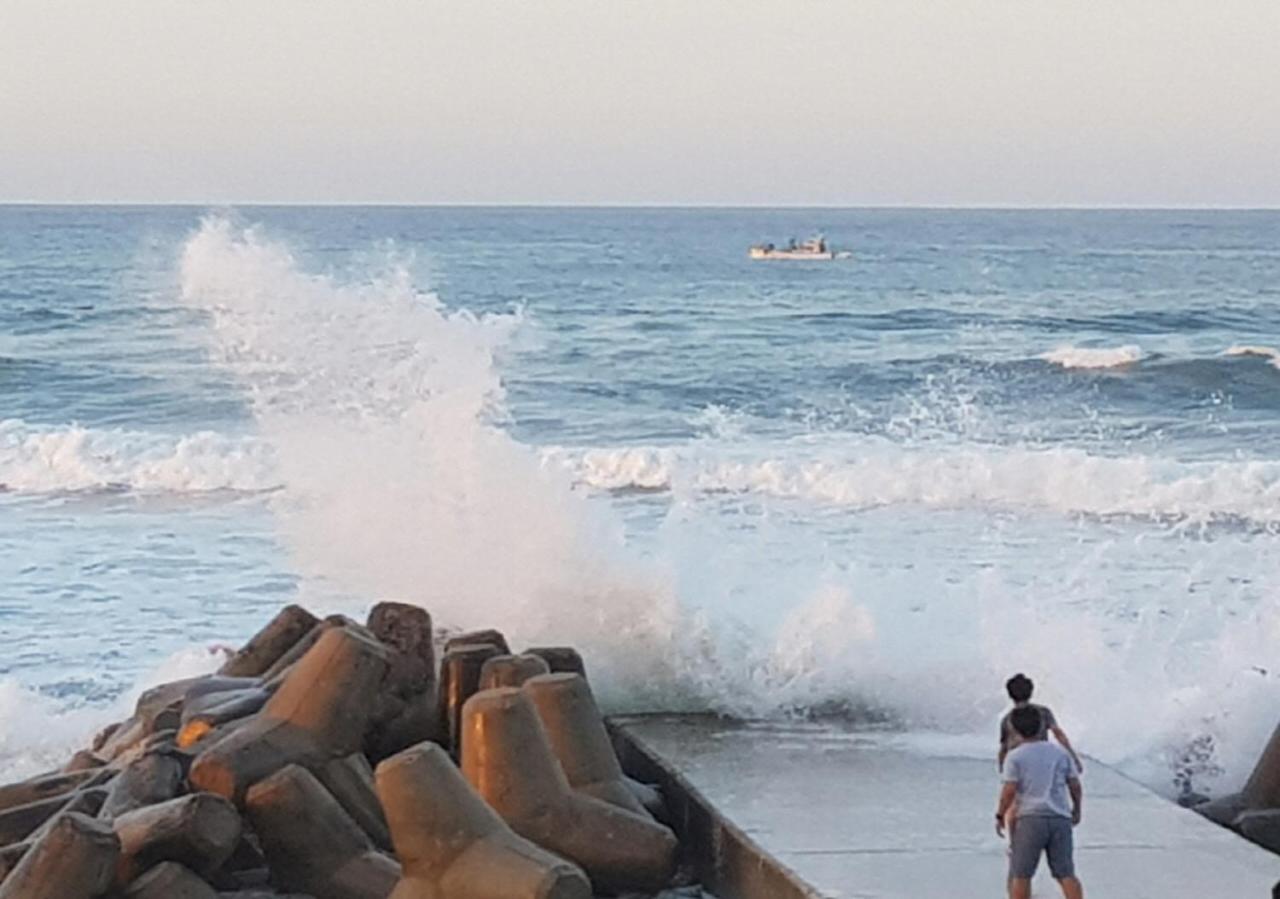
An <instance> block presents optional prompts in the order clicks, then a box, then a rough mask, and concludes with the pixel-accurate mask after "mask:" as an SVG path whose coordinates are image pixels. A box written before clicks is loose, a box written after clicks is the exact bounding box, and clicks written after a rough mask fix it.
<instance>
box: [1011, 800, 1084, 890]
mask: <svg viewBox="0 0 1280 899" xmlns="http://www.w3.org/2000/svg"><path fill="white" fill-rule="evenodd" d="M1071 829H1072V827H1071V819H1070V818H1061V817H1058V816H1056V815H1053V816H1049V815H1030V816H1028V817H1026V818H1019V819H1018V822H1017V824H1016V825H1015V826H1014V828H1013V842H1012V844H1011V846H1010V852H1009V877H1011V878H1016V879H1019V880H1030V879H1031V878H1032V877H1034V876H1035V873H1036V868H1037V867H1038V866H1039V865H1040V853H1042V852H1043V853H1045V854H1046V855H1047V856H1049V873H1050V874H1052V875H1053V876H1054V878H1055V879H1057V880H1062V879H1063V878H1064V877H1074V876H1075V874H1076V866H1075V862H1074V861H1073V860H1072V851H1073V849H1072V837H1071Z"/></svg>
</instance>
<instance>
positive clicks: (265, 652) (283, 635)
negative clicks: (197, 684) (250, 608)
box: [218, 605, 320, 677]
mask: <svg viewBox="0 0 1280 899" xmlns="http://www.w3.org/2000/svg"><path fill="white" fill-rule="evenodd" d="M319 623H320V619H318V618H316V616H314V615H312V614H311V613H310V612H308V611H307V610H306V609H304V608H302V606H298V605H289V606H285V607H284V608H283V609H281V610H280V611H279V612H278V613H277V614H276V617H275V618H272V619H271V621H269V622H267V625H266V627H264V628H263V629H262V630H260V631H258V633H256V634H254V635H253V637H251V638H250V639H249V642H248V643H246V644H245V645H244V646H243V647H241V648H240V651H239V652H237V653H236V654H235V655H233V656H232V657H231V658H230V659H228V660H227V662H226V664H224V665H223V666H222V668H220V669H219V670H218V673H219V674H223V675H227V676H229V677H260V676H261V675H262V674H263V673H264V672H266V671H267V669H269V668H270V667H271V666H272V665H274V664H275V663H276V662H277V661H279V659H280V657H281V656H282V655H284V654H285V653H286V652H288V651H289V650H290V649H291V648H292V647H293V645H294V644H295V643H297V642H298V641H299V640H301V639H302V638H303V637H305V636H306V635H307V633H308V632H309V631H310V630H311V629H312V628H313V627H315V626H316V625H317V624H319Z"/></svg>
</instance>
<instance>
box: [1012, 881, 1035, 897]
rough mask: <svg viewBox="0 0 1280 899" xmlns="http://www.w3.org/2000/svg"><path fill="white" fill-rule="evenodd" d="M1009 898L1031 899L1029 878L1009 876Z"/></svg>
mask: <svg viewBox="0 0 1280 899" xmlns="http://www.w3.org/2000/svg"><path fill="white" fill-rule="evenodd" d="M1009 899H1031V880H1030V878H1026V877H1010V878H1009Z"/></svg>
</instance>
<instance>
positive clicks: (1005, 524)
mask: <svg viewBox="0 0 1280 899" xmlns="http://www.w3.org/2000/svg"><path fill="white" fill-rule="evenodd" d="M815 231H821V232H823V233H825V234H826V236H827V239H828V240H829V242H830V243H832V244H833V245H835V246H836V247H837V248H839V249H846V250H849V251H851V253H852V256H851V258H849V259H843V260H837V261H833V262H822V263H815V262H761V261H749V260H748V259H747V256H746V249H747V247H748V246H749V245H750V244H752V243H755V242H759V241H765V240H769V241H773V242H782V241H785V240H786V239H787V238H789V237H798V238H802V237H806V236H808V235H809V234H811V233H813V232H815ZM1277 348H1280V213H1276V212H1225V211H1223V212H1209V211H1203V212H1177V211H1084V210H1081V211H976V210H923V209H922V210H874V209H871V210H836V209H648V208H644V209H578V208H565V209H551V208H509V209H505V208H401V207H379V208H364V207H333V208H316V207H291V208H260V207H245V208H235V209H200V208H182V207H119V208H117V207H22V206H8V207H0V402H2V403H3V405H2V407H0V550H2V551H0V584H3V590H2V592H0V645H3V646H4V652H2V653H0V774H3V775H4V776H5V779H10V778H12V777H17V776H21V775H25V774H28V773H33V772H35V771H37V770H39V769H41V768H42V767H46V766H49V765H51V764H53V763H55V762H56V761H58V760H59V759H60V758H61V757H62V756H63V755H64V754H65V753H67V752H68V751H69V750H70V749H71V748H72V747H76V746H79V745H81V744H82V743H83V742H84V741H85V740H86V739H87V737H88V735H90V734H91V733H92V732H93V730H94V729H95V728H96V727H99V726H101V725H102V724H104V723H106V722H108V721H110V720H113V719H116V718H119V717H121V716H122V715H123V714H125V713H127V711H128V708H129V703H130V702H131V701H132V699H133V698H134V697H136V695H137V693H138V691H139V690H140V689H142V688H143V687H144V686H146V685H148V684H152V683H155V682H157V681H159V680H162V679H166V678H172V677H176V676H180V675H184V674H189V673H197V672H202V671H207V670H211V669H212V668H213V667H215V666H216V664H217V663H218V660H219V654H218V653H219V649H218V647H219V646H222V645H226V644H235V643H237V642H239V641H242V640H243V639H244V638H246V637H247V636H249V635H250V634H251V633H253V632H254V631H255V630H256V629H257V628H258V627H259V626H260V625H261V624H262V623H264V622H265V620H266V619H267V618H269V617H270V616H271V615H272V614H273V613H274V611H275V610H276V609H277V608H278V607H279V606H280V605H282V604H284V603H286V602H291V601H297V602H302V603H304V604H307V605H308V606H310V607H312V608H313V609H314V610H316V611H321V612H330V611H343V612H347V613H350V614H359V613H361V612H362V611H363V610H364V609H365V608H367V606H368V605H369V604H370V603H371V602H372V601H374V600H377V599H384V598H394V599H402V600H408V601H413V602H416V603H420V604H422V605H424V606H426V607H427V608H428V609H430V610H431V612H432V613H433V616H434V618H435V620H436V622H437V623H438V624H439V625H442V626H450V627H483V626H499V627H502V628H504V629H505V630H506V631H507V632H508V633H509V635H510V636H511V637H512V638H513V640H514V641H515V642H516V643H518V644H531V643H543V644H546V643H573V644H575V645H577V646H579V647H580V648H581V649H582V650H583V652H584V654H585V655H586V657H587V663H588V666H589V670H590V672H591V676H592V680H593V683H594V684H595V685H596V689H597V691H598V692H599V693H600V694H601V696H602V698H603V699H604V700H605V702H606V703H607V704H608V706H609V707H610V708H612V709H617V710H640V709H701V710H714V711H718V712H723V713H727V714H732V715H743V716H795V715H804V716H838V717H840V718H851V719H855V720H861V721H865V722H867V723H868V725H874V726H876V727H883V728H892V729H896V730H899V731H901V732H903V733H904V734H905V735H907V736H908V737H909V738H911V739H915V740H918V741H919V743H920V744H921V745H922V746H925V747H932V748H933V749H935V750H936V751H938V752H947V753H965V754H969V753H973V754H992V755H993V754H994V744H995V737H996V731H995V725H996V721H997V719H998V717H999V715H1000V713H1001V711H1002V708H1003V705H1004V703H1005V699H1004V695H1003V684H1004V680H1005V679H1006V678H1007V677H1008V676H1009V675H1010V674H1012V673H1014V672H1015V671H1025V672H1026V673H1027V674H1029V675H1030V676H1032V677H1033V678H1034V679H1035V680H1036V682H1037V684H1038V689H1037V696H1038V698H1039V699H1040V701H1042V702H1045V703H1047V704H1049V705H1050V706H1052V707H1053V708H1054V710H1055V711H1056V713H1057V715H1058V718H1059V719H1060V721H1061V723H1062V724H1063V725H1064V726H1065V728H1066V729H1067V731H1068V732H1069V733H1070V734H1071V736H1072V738H1073V740H1074V741H1075V742H1076V744H1077V745H1078V746H1080V747H1081V748H1082V749H1083V750H1084V751H1086V752H1088V753H1090V754H1091V755H1094V756H1096V757H1098V758H1100V759H1102V760H1104V761H1106V762H1108V763H1111V764H1114V765H1116V766H1118V767H1119V768H1120V769H1121V770H1123V771H1125V772H1126V773H1129V774H1131V775H1132V776H1134V777H1136V778H1138V779H1140V780H1142V781H1143V782H1145V783H1147V784H1149V785H1151V786H1152V787H1154V788H1156V789H1158V790H1160V791H1162V792H1165V793H1167V794H1170V795H1172V794H1176V793H1178V792H1180V791H1183V790H1186V789H1196V790H1199V791H1203V792H1209V793H1218V792H1221V791H1224V790H1228V789H1231V788H1233V787H1238V786H1239V785H1240V783H1241V782H1242V781H1243V778H1244V777H1245V776H1247V774H1248V771H1249V768H1250V766H1251V765H1252V762H1253V760H1254V758H1255V757H1256V755H1257V753H1258V752H1259V750H1260V748H1261V745H1262V744H1263V742H1264V741H1265V740H1266V738H1267V736H1268V735H1269V734H1270V732H1271V730H1272V729H1273V727H1275V725H1276V724H1277V721H1280V352H1278V351H1277Z"/></svg>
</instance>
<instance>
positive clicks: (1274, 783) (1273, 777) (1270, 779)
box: [1240, 726, 1280, 809]
mask: <svg viewBox="0 0 1280 899" xmlns="http://www.w3.org/2000/svg"><path fill="white" fill-rule="evenodd" d="M1240 798H1241V801H1242V803H1243V805H1244V807H1245V808H1247V809H1268V808H1280V726H1277V727H1276V729H1275V730H1274V731H1272V733H1271V738H1270V739H1269V740H1267V745H1266V747H1265V748H1264V749H1263V750H1262V755H1261V756H1259V757H1258V762H1257V764H1255V765H1254V766H1253V771H1252V772H1250V774H1249V779H1248V780H1247V781H1245V784H1244V789H1243V790H1242V791H1241V793H1240Z"/></svg>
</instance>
